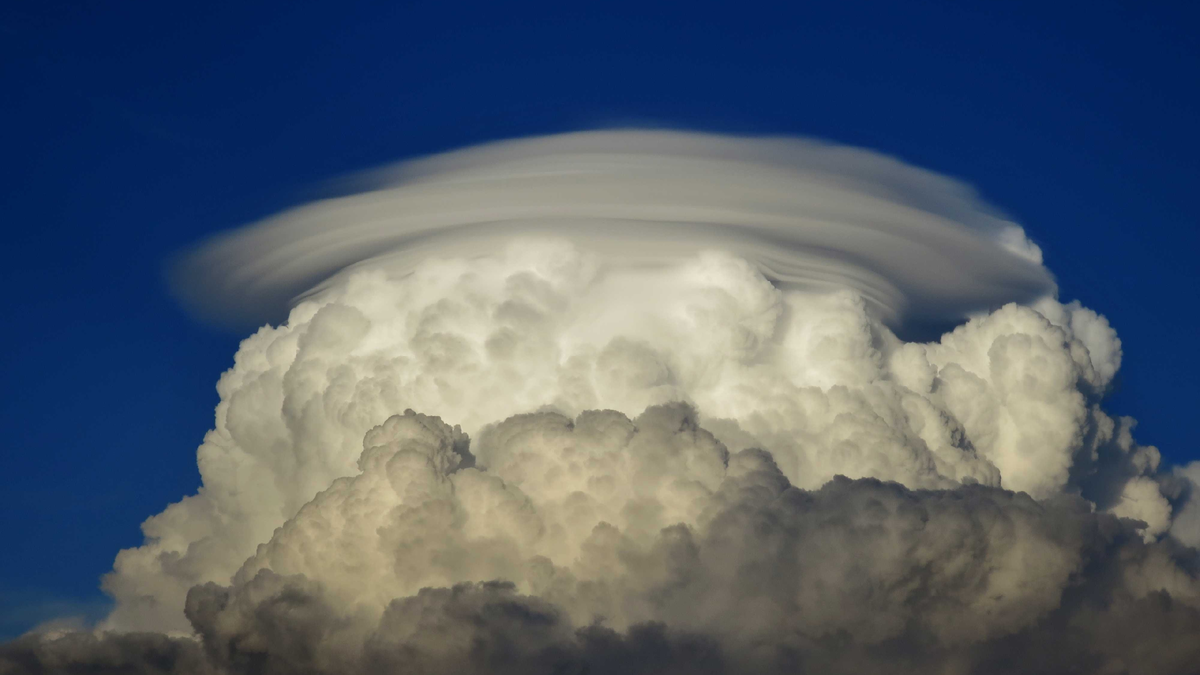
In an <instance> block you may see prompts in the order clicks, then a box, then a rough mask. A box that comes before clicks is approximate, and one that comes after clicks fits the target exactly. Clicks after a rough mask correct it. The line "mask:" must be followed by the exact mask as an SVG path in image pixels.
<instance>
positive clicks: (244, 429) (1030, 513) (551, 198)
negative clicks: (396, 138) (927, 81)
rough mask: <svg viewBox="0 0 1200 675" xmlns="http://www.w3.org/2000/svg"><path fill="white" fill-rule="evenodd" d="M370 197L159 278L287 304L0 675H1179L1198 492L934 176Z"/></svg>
mask: <svg viewBox="0 0 1200 675" xmlns="http://www.w3.org/2000/svg"><path fill="white" fill-rule="evenodd" d="M369 188H370V189H368V190H366V191H364V192H362V193H360V194H356V195H351V196H344V197H339V198H336V199H332V200H328V201H325V202H320V203H317V204H313V205H309V206H305V207H301V208H299V209H295V210H292V211H289V212H287V213H285V214H283V215H281V216H278V217H276V218H274V219H271V220H269V221H267V222H265V223H262V224H259V225H255V226H252V227H250V228H247V229H245V230H241V231H238V232H234V233H231V234H228V235H224V236H222V237H220V238H218V239H216V240H214V241H212V242H209V243H207V244H205V245H204V246H202V247H201V248H199V249H197V250H196V251H194V252H193V253H191V254H190V255H189V256H188V257H186V258H185V259H184V260H183V261H182V262H181V264H180V266H179V267H178V268H177V274H176V282H177V284H178V288H179V289H181V292H182V293H183V295H184V296H185V298H186V299H187V300H188V302H189V304H190V305H191V306H192V307H194V308H196V309H197V310H198V311H200V312H201V313H202V314H204V315H205V316H208V317H210V318H215V319H218V320H223V321H226V322H231V323H237V322H245V321H247V320H259V319H262V318H264V317H269V316H273V315H274V314H275V313H277V312H279V311H280V310H281V308H290V309H287V318H286V320H285V321H282V322H280V323H279V324H278V325H277V326H265V327H263V328H261V329H259V330H258V331H257V332H256V333H254V335H252V336H251V337H249V338H247V339H246V340H245V341H244V342H243V343H242V345H241V347H240V349H239V350H238V353H237V355H236V356H235V360H234V366H233V367H232V368H231V369H230V370H229V371H227V372H226V373H225V374H224V375H223V376H222V377H221V379H220V382H219V383H218V390H219V392H220V395H221V402H220V404H219V405H218V408H217V413H216V425H215V428H214V429H213V430H212V431H211V432H209V434H208V435H207V436H206V437H205V439H204V442H203V444H202V445H201V446H200V449H199V452H198V462H199V466H200V471H201V475H202V478H203V485H202V486H201V487H200V489H199V490H198V492H197V493H196V494H195V495H192V496H189V497H185V498H184V499H183V500H182V501H180V502H178V503H176V504H172V505H171V506H169V507H168V508H167V509H166V510H165V511H163V512H162V513H160V514H158V515H156V516H153V517H151V518H150V519H149V520H147V521H146V522H145V523H144V524H143V530H144V532H145V534H146V542H145V543H144V544H143V545H142V546H140V547H137V548H133V549H128V550H125V551H121V552H120V554H119V555H118V556H117V559H116V563H115V565H114V570H113V572H112V573H111V574H109V575H108V576H107V577H106V578H105V580H104V585H105V588H106V589H107V590H108V592H109V593H110V594H111V595H112V596H113V597H114V599H115V601H116V607H115V609H114V610H113V612H112V614H111V615H110V616H109V617H108V618H107V619H106V620H105V621H104V622H103V623H102V624H101V625H100V626H98V627H97V628H96V630H95V631H93V632H88V633H80V632H74V633H65V634H62V633H46V632H40V633H39V632H35V633H32V634H30V635H27V636H25V637H22V638H20V639H19V640H16V641H14V642H12V643H9V644H8V645H5V646H3V647H0V664H3V665H4V666H7V667H10V668H13V669H15V672H46V671H47V670H49V671H66V672H70V671H71V670H72V669H76V670H86V669H89V668H91V669H92V670H91V671H88V672H94V671H95V670H99V671H104V670H105V669H108V670H111V671H113V672H118V671H120V672H129V671H132V672H179V673H294V672H308V673H351V672H428V673H442V672H446V673H449V672H455V673H459V672H479V673H492V672H522V673H524V672H547V673H551V672H572V673H573V672H579V673H582V672H590V673H600V672H614V673H615V672H863V671H864V670H866V671H871V670H887V671H888V672H914V673H915V672H944V673H960V672H961V673H968V672H972V673H973V672H1064V671H1071V670H1076V671H1079V672H1138V673H1172V672H1177V673H1188V672H1193V671H1194V664H1195V663H1196V662H1197V661H1196V659H1197V658H1200V639H1198V638H1200V557H1198V555H1200V554H1198V553H1197V550H1196V549H1195V548H1194V547H1195V546H1196V545H1197V544H1198V543H1200V516H1198V515H1197V514H1198V513H1200V505H1198V504H1200V501H1198V499H1200V497H1195V496H1194V495H1198V494H1200V493H1198V492H1197V490H1196V486H1197V483H1198V479H1200V473H1198V471H1197V470H1196V467H1195V465H1192V466H1189V467H1183V468H1175V469H1173V470H1164V468H1163V467H1160V465H1159V464H1160V458H1159V453H1158V451H1157V450H1156V449H1155V448H1153V447H1148V446H1142V445H1140V444H1138V443H1137V441H1136V440H1135V438H1134V437H1133V435H1132V429H1133V424H1134V423H1133V421H1132V420H1130V419H1128V418H1120V417H1113V416H1110V415H1109V414H1108V413H1106V412H1105V411H1104V410H1103V409H1102V408H1101V403H1102V401H1103V398H1104V396H1105V394H1106V393H1107V391H1108V388H1109V386H1110V384H1111V383H1112V381H1113V378H1114V377H1115V375H1116V373H1117V371H1118V369H1119V367H1120V362H1121V345H1120V341H1119V339H1118V338H1117V335H1116V333H1115V331H1114V330H1113V329H1112V328H1111V327H1110V326H1109V324H1108V322H1107V321H1106V320H1105V319H1104V317H1102V316H1100V315H1098V314H1097V313H1095V312H1093V311H1091V310H1089V309H1087V308H1084V307H1081V306H1080V305H1079V304H1078V303H1074V302H1062V301H1060V300H1059V299H1058V298H1057V297H1056V292H1055V288H1054V284H1053V280H1052V276H1051V275H1050V273H1049V272H1048V271H1047V270H1046V269H1045V268H1044V267H1043V266H1042V265H1041V258H1040V252H1039V251H1038V250H1037V248H1036V246H1034V245H1033V244H1032V243H1030V242H1029V241H1028V240H1027V239H1026V237H1025V235H1024V233H1023V231H1022V230H1021V229H1020V228H1019V227H1018V226H1016V225H1015V224H1013V223H1011V222H1008V221H1007V220H1005V219H1004V218H1003V217H1002V216H1000V215H998V212H997V211H996V210H995V209H992V208H989V207H987V206H986V205H984V204H982V203H981V202H980V201H979V200H978V199H977V198H976V197H974V196H973V193H972V192H971V191H970V190H969V189H968V188H966V187H964V186H962V185H960V184H958V183H955V182H954V181H951V180H949V179H946V178H944V177H941V176H938V175H935V174H932V173H929V172H926V171H922V170H919V169H916V168H913V167H910V166H907V165H905V164H903V163H901V162H898V161H896V160H894V159H889V158H885V157H881V156H879V155H876V154H873V153H870V152H867V151H863V150H855V149H849V148H843V147H838V146H832V145H827V144H819V143H814V142H809V141H799V140H788V139H742V138H729V137H717V136H706V135H700V134H682V133H668V132H644V131H636V132H596V133H583V134H570V135H565V136H555V137H548V138H541V139H528V140H522V141H514V142H509V143H500V144H493V145H488V146H483V147H481V148H475V149H469V150H463V151H458V152H453V153H449V154H446V155H442V156H438V157H434V158H431V159H425V160H419V161H417V162H413V163H409V164H406V165H402V166H401V167H399V168H396V169H391V170H387V171H384V172H379V173H377V174H375V175H374V176H373V177H372V178H371V184H370V186H369ZM931 320H936V321H946V320H958V321H959V325H958V326H957V328H955V329H953V330H952V331H950V332H948V333H946V334H945V335H943V336H942V337H941V338H940V339H938V340H936V341H932V342H914V341H906V340H905V339H903V336H904V335H905V328H906V326H911V325H912V324H913V323H919V322H924V321H931ZM414 411H416V412H414ZM452 425H453V426H452Z"/></svg>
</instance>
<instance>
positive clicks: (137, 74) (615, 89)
mask: <svg viewBox="0 0 1200 675" xmlns="http://www.w3.org/2000/svg"><path fill="white" fill-rule="evenodd" d="M216 4H217V5H221V6H218V7H209V6H204V5H196V6H193V7H190V8H189V7H184V6H183V5H181V4H179V3H148V2H145V3H144V2H124V3H83V2H80V3H64V2H58V1H56V0H43V1H40V2H16V3H5V4H4V7H3V8H2V9H0V101H2V102H3V103H2V104H0V129H2V130H3V131H2V132H0V138H2V139H3V143H2V144H0V148H2V155H0V157H3V161H0V172H2V173H0V223H2V225H3V240H2V241H3V243H2V244H0V258H2V262H3V264H2V265H0V279H2V283H3V288H4V289H6V303H5V304H6V308H5V309H6V312H5V314H6V319H5V321H4V322H3V325H4V329H3V330H0V372H2V373H3V375H2V377H3V380H2V381H3V383H4V386H5V391H4V394H3V396H2V397H0V429H3V436H2V439H3V440H2V441H0V444H2V445H0V532H3V541H4V542H5V543H4V545H3V546H0V548H3V549H6V550H7V553H6V554H5V555H0V637H10V636H13V635H15V634H17V633H19V632H21V631H23V630H25V629H27V628H29V627H30V626H32V625H33V624H35V623H38V622H39V621H42V620H44V619H46V618H50V617H51V616H55V615H61V614H64V613H74V614H83V615H87V616H93V617H95V616H99V615H102V614H103V613H104V611H105V609H104V608H105V599H104V596H103V594H102V593H100V591H99V590H98V577H99V576H100V575H101V574H102V573H104V572H105V571H107V570H108V569H109V568H110V567H111V563H112V558H113V555H114V554H115V553H116V551H117V549H118V548H121V547H126V546H132V545H135V544H137V543H139V542H140V541H141V535H140V533H139V531H138V524H139V523H140V522H141V521H142V520H143V519H144V518H146V517H147V516H149V515H150V514H153V513H157V512H158V511H161V510H162V508H163V507H164V506H165V505H166V504H167V503H169V502H172V501H175V500H178V499H179V498H180V497H182V496H183V495H185V494H188V493H191V492H193V491H194V490H195V488H196V486H197V484H198V481H199V477H198V474H197V471H196V466H195V448H196V446H197V445H198V443H199V442H200V440H201V438H202V436H203V434H204V432H205V431H206V430H207V429H208V428H209V427H210V426H211V424H212V410H213V406H214V405H215V404H216V402H217V397H216V392H215V390H214V384H215V382H216V379H217V377H218V375H219V374H220V372H221V371H222V370H224V369H225V368H227V367H229V366H230V365H231V363H232V356H233V353H234V351H235V349H236V345H237V341H238V339H239V338H240V336H236V335H230V334H225V333H221V332H218V331H216V330H213V329H211V328H208V327H205V326H202V325H199V324H197V323H195V322H194V321H192V320H191V319H190V318H188V317H187V316H186V315H184V314H183V313H182V311H180V310H179V309H178V308H177V306H176V305H175V303H174V302H173V301H172V299H171V298H170V296H169V294H168V292H167V290H166V286H165V284H164V282H163V276H162V272H163V266H164V264H165V263H166V261H167V260H168V259H169V257H170V256H171V254H172V253H174V252H176V251H178V250H179V249H180V248H181V247H183V246H185V245H187V244H189V243H192V242H194V241H196V240H197V239H199V238H201V237H203V236H204V235H206V234H209V233H212V232H215V231H219V230H221V229H226V228H230V227H235V226H238V225H241V224H244V223H246V222H248V221H251V220H254V219H257V218H259V217H262V216H264V215H267V214H269V213H271V212H274V211H276V210H278V209H280V208H282V207H284V206H287V205H290V204H294V203H297V202H300V201H304V200H306V199H309V198H311V197H312V196H314V195H315V194H317V193H318V192H319V190H320V189H321V186H322V181H325V180H326V179H329V178H334V177H337V176H339V175H342V174H345V173H346V172H349V171H354V170H358V169H363V168H367V167H370V166H374V165H378V164H381V163H385V162H391V161H394V160H397V159H401V158H405V157H411V156H415V155H422V154H426V153H429V152H434V151H439V150H445V149H449V148H453V147H458V146H463V145H469V144H473V143H477V142H480V141H486V140H493V139H498V138H505V137H512V136H520V135H529V134H540V133H548V132H555V131H567V130H575V129H580V128H592V127H598V126H623V125H647V124H649V125H661V126H681V127H686V128H694V129H702V130H709V131H724V132H744V133H772V134H798V135H807V136H816V137H822V138H827V139H831V140H835V141H838V142H842V143H848V144H853V145H862V146H866V147H870V148H873V149H876V150H879V151H882V152H884V153H888V154H893V155H896V156H898V157H900V158H902V159H904V160H905V161H908V162H910V163H913V164H916V165H919V166H922V167H926V168H930V169H933V170H935V171H938V172H942V173H946V174H949V175H952V176H956V177H958V178H961V179H963V180H965V181H967V182H969V183H972V184H974V185H975V186H976V187H978V188H979V189H980V191H981V192H982V193H983V195H984V196H985V197H986V198H987V199H988V200H990V201H992V202H994V203H995V204H997V205H999V206H1000V207H1002V208H1004V209H1005V210H1006V211H1007V212H1008V213H1010V214H1011V215H1012V216H1013V217H1014V218H1015V219H1016V220H1017V221H1018V222H1020V223H1022V224H1023V225H1024V226H1025V228H1026V230H1027V232H1028V234H1029V236H1030V237H1031V238H1032V239H1033V240H1034V241H1036V242H1037V243H1038V244H1039V245H1040V246H1041V247H1042V248H1043V251H1044V253H1045V259H1046V263H1047V265H1048V267H1049V268H1050V269H1051V270H1053V271H1054V272H1055V274H1056V275H1057V276H1058V280H1059V284H1060V287H1061V289H1062V297H1063V299H1079V300H1081V301H1082V302H1083V303H1084V304H1085V305H1086V306H1088V307H1091V308H1093V309H1095V310H1097V311H1098V312H1100V313H1102V314H1104V315H1106V316H1107V317H1108V318H1109V319H1110V320H1111V322H1112V324H1113V325H1114V327H1115V328H1116V329H1117V331H1118V333H1119V334H1120V336H1121V338H1122V340H1123V341H1124V347H1125V362H1124V367H1123V375H1122V376H1121V381H1120V384H1119V389H1118V391H1117V392H1116V393H1115V394H1114V395H1113V397H1112V398H1111V400H1110V401H1109V403H1108V406H1107V408H1108V409H1109V410H1110V411H1111V412H1113V413H1116V414H1124V415H1132V416H1134V417H1136V418H1137V419H1138V420H1139V421H1140V426H1139V427H1138V431H1137V435H1138V438H1139V440H1140V441H1142V442H1143V443H1150V444H1155V445H1158V446H1159V447H1160V449H1161V450H1162V451H1163V454H1164V456H1165V457H1166V458H1167V459H1168V460H1169V461H1171V462H1186V461H1190V460H1193V459H1197V458H1200V448H1198V447H1197V445H1196V442H1197V435H1196V433H1195V426H1194V423H1193V422H1192V421H1191V419H1192V418H1193V417H1194V410H1195V408H1196V404H1197V402H1198V400H1197V399H1198V397H1197V395H1196V389H1195V381H1196V377H1197V375H1198V374H1200V367H1198V366H1200V350H1198V348H1197V346H1196V344H1195V343H1196V337H1197V335H1198V334H1200V318H1198V317H1197V303H1196V300H1195V297H1196V296H1195V293H1196V289H1197V288H1198V287H1200V283H1198V282H1200V271H1198V266H1197V265H1196V263H1195V259H1196V257H1197V253H1198V252H1200V245H1198V244H1200V234H1198V225H1200V207H1198V206H1197V203H1198V202H1197V197H1196V192H1197V187H1198V186H1200V134H1198V132H1197V120H1198V119H1200V100H1198V94H1197V87H1196V83H1197V82H1200V42H1198V41H1197V40H1196V39H1195V27H1196V26H1197V19H1200V14H1198V11H1197V9H1195V5H1192V4H1190V3H1177V4H1172V3H1115V2H1092V3H1013V2H1003V3H1001V2H995V3H956V2H905V3H887V2H837V3H820V4H807V3H796V4H795V6H794V7H793V8H792V9H790V10H789V11H788V12H786V13H783V12H780V11H778V10H774V9H768V8H766V7H764V6H755V5H751V4H747V3H720V4H715V3H714V4H712V5H706V4H704V3H688V4H682V3H681V4H679V5H677V6H674V7H667V6H658V7H657V8H655V9H634V8H632V7H621V6H619V5H617V4H608V5H606V6H607V7H608V9H607V10H606V11H604V12H583V11H580V12H567V11H565V10H563V9H562V8H561V7H558V8H552V7H534V6H526V7H525V8H523V9H521V10H520V11H517V10H515V9H513V7H512V6H510V5H507V3H495V4H496V5H498V6H497V7H492V8H489V7H487V6H480V7H471V6H467V5H465V4H453V5H449V4H448V5H449V6H447V7H445V8H440V5H437V4H428V5H418V4H415V3H384V2H352V1H347V2H338V3H309V2H286V3H284V2H279V3H263V2H246V3H228V4H224V3H216ZM502 4H503V5H505V6H504V7H500V6H499V5H502ZM557 4H560V5H565V4H570V3H557ZM1044 5H1049V6H1044Z"/></svg>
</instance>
